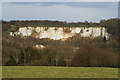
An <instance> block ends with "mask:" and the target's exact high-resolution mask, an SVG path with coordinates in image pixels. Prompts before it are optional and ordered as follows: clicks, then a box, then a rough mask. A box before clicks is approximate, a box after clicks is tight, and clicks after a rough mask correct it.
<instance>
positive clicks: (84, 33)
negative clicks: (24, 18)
mask: <svg viewBox="0 0 120 80" xmlns="http://www.w3.org/2000/svg"><path fill="white" fill-rule="evenodd" d="M76 34H78V35H80V36H81V37H89V38H95V37H99V36H101V37H105V38H106V39H108V38H109V36H110V34H109V33H108V32H107V29H106V28H105V27H21V28H19V29H18V31H16V32H10V35H11V36H18V35H19V36H23V37H29V36H32V37H35V38H39V39H42V38H49V39H53V40H66V39H67V38H70V37H73V36H74V35H76Z"/></svg>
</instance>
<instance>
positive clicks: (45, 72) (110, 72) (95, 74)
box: [3, 66, 118, 78]
mask: <svg viewBox="0 0 120 80" xmlns="http://www.w3.org/2000/svg"><path fill="white" fill-rule="evenodd" d="M117 77H118V68H101V67H100V68H99V67H47V66H24V67H23V66H14V67H13V66H4V67H3V78H117Z"/></svg>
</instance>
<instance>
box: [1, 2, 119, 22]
mask: <svg viewBox="0 0 120 80" xmlns="http://www.w3.org/2000/svg"><path fill="white" fill-rule="evenodd" d="M117 17H118V2H3V3H2V19H3V20H8V21H9V20H59V21H67V22H84V21H89V22H99V21H100V20H103V19H110V18H117Z"/></svg>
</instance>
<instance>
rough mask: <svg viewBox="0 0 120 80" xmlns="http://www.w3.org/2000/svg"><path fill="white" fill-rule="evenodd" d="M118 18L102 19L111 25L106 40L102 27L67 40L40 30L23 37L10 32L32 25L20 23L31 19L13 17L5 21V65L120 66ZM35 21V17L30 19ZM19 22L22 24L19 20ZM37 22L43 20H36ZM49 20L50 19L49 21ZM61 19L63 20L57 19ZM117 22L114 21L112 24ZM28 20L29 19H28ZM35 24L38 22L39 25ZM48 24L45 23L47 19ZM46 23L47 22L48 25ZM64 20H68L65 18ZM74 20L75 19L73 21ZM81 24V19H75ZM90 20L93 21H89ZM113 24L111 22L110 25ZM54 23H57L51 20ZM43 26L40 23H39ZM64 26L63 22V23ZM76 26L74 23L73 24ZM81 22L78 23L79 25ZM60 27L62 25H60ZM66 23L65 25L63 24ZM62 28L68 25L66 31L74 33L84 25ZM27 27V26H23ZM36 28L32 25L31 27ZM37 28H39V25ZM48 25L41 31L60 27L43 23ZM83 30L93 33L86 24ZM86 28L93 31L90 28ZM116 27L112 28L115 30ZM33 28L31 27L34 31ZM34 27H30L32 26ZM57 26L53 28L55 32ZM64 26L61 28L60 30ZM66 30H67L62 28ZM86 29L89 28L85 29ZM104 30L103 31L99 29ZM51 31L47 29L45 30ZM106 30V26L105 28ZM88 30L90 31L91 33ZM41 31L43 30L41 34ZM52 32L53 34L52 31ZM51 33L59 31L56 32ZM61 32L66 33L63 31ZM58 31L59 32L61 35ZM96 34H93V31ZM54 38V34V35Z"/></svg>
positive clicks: (103, 24)
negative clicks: (9, 20)
mask: <svg viewBox="0 0 120 80" xmlns="http://www.w3.org/2000/svg"><path fill="white" fill-rule="evenodd" d="M117 20H118V19H110V20H105V21H101V22H100V23H99V26H104V27H103V28H104V29H107V31H105V33H109V34H110V39H109V40H108V41H106V40H105V39H104V36H103V37H102V36H100V35H101V32H102V30H101V29H102V28H98V30H97V28H96V27H95V26H94V27H92V29H95V31H96V32H97V33H96V32H95V33H94V35H98V36H96V37H94V38H90V37H81V36H80V35H79V34H74V36H71V35H70V37H68V38H67V40H65V41H61V40H59V39H57V40H54V39H50V36H47V37H45V38H35V37H36V35H37V33H35V34H33V33H30V34H32V36H28V37H25V36H24V37H23V36H20V35H14V36H10V32H13V33H15V32H17V31H19V30H21V31H19V32H20V33H21V34H23V33H24V32H25V35H26V31H27V30H28V26H27V27H25V26H24V28H25V29H26V30H24V28H23V26H20V25H21V24H22V23H25V24H26V23H27V21H15V22H14V21H11V22H3V26H2V27H3V60H2V61H3V65H6V66H29V65H30V66H33V65H34V66H74V67H118V64H117V63H118V54H117V53H118V52H117V50H118V43H117V36H118V35H116V34H117V26H116V24H117V23H116V24H115V22H116V21H117ZM28 22H31V24H32V21H28ZM18 23H19V24H18ZM34 23H35V24H37V23H39V21H38V22H37V21H36V22H34ZM40 23H41V22H40ZM48 23H49V22H48ZM48 23H46V24H47V25H48ZM57 23H60V22H57ZM112 23H114V24H112ZM27 24H28V23H27ZM35 24H34V26H35ZM44 24H45V23H44ZM46 24H45V25H46ZM61 24H68V23H65V22H61ZM69 24H72V23H69ZM74 24H76V25H77V24H78V23H74ZM87 24H90V23H87ZM110 24H111V25H110ZM51 25H53V24H52V23H51ZM94 25H95V23H94ZM34 26H33V28H34V29H33V30H36V31H38V32H40V30H41V29H40V27H34ZM39 26H40V24H39ZM59 26H61V25H59ZM72 26H73V25H72ZM77 26H78V25H77ZM97 26H98V24H97ZM57 27H58V26H57ZM61 27H62V26H61ZM61 27H60V28H58V29H68V30H67V31H66V30H65V33H64V34H67V36H68V35H69V34H71V32H73V30H75V32H76V31H79V32H80V30H79V29H81V28H82V27H79V28H78V29H77V27H76V26H73V27H72V28H71V27H62V28H61ZM22 28H23V30H22ZM30 28H32V27H30ZM36 28H37V29H36ZM42 28H43V29H44V28H48V29H47V30H48V32H47V30H46V31H45V30H42V31H43V32H42V33H41V34H44V35H48V33H50V32H49V31H50V30H51V29H53V28H56V27H42ZM84 28H85V29H83V34H81V35H83V36H84V35H88V36H90V34H89V33H90V32H91V31H90V28H91V27H90V26H86V27H85V26H84ZM86 29H89V31H87V32H86ZM111 29H112V30H111ZM33 30H31V31H33ZM29 31H30V30H29ZM54 31H55V29H54V30H53V31H51V32H54ZM59 31H60V30H58V32H56V33H59ZM62 31H63V32H64V30H62ZM84 31H85V32H84ZM99 31H101V32H99ZM45 32H47V33H45ZM103 32H104V30H103ZM87 33H88V34H87ZM38 35H40V34H38ZM49 35H50V34H49ZM51 35H54V36H55V35H56V34H55V33H53V34H51ZM60 35H62V34H61V33H60ZM60 35H57V36H60ZM92 36H93V35H92ZM52 37H53V36H52ZM53 38H54V37H53Z"/></svg>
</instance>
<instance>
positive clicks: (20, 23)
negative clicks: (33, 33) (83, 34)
mask: <svg viewBox="0 0 120 80" xmlns="http://www.w3.org/2000/svg"><path fill="white" fill-rule="evenodd" d="M2 25H3V26H4V27H3V31H10V29H11V28H12V27H16V28H17V29H18V28H19V27H28V26H30V27H36V26H41V27H90V26H92V27H94V26H98V25H99V24H98V23H92V22H90V23H89V22H87V21H85V22H76V23H74V22H71V23H67V22H65V21H49V20H30V21H28V20H26V21H19V20H16V21H15V20H13V21H2Z"/></svg>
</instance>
